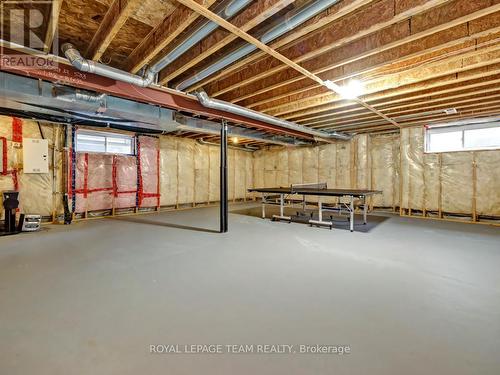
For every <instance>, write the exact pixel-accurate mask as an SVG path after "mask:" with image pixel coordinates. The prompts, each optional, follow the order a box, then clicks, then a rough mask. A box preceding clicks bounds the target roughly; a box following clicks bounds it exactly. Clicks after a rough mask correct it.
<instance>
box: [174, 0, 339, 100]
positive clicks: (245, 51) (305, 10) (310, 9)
mask: <svg viewBox="0 0 500 375" xmlns="http://www.w3.org/2000/svg"><path fill="white" fill-rule="evenodd" d="M338 2H339V0H317V1H311V2H309V3H308V4H307V5H305V6H303V7H302V8H299V9H298V10H297V11H295V12H293V13H292V14H291V15H290V16H287V17H286V18H285V19H284V21H283V22H280V23H279V24H277V25H276V26H274V27H273V28H271V29H270V30H268V31H267V32H265V33H264V34H263V35H262V36H261V37H260V38H259V40H260V41H261V42H262V43H264V44H267V43H269V42H272V41H273V40H275V39H276V38H278V37H279V36H281V35H283V34H285V33H287V32H289V31H291V30H293V29H294V28H296V27H297V26H299V25H301V24H302V23H304V22H305V21H307V20H308V19H310V18H312V17H314V16H315V15H317V14H318V13H320V12H322V11H324V10H325V9H328V8H329V7H331V6H333V5H335V4H336V3H338ZM256 49H257V47H256V46H254V45H253V44H245V45H243V46H242V47H240V48H238V49H236V50H234V51H233V52H230V53H229V54H228V55H226V56H224V57H222V58H221V59H220V60H218V61H216V62H214V63H213V64H211V65H209V66H208V67H206V68H204V69H203V70H201V71H200V72H198V73H197V74H196V75H194V76H192V77H189V78H187V79H186V80H184V81H182V82H181V83H179V84H178V85H177V87H176V88H177V89H179V90H185V89H187V88H188V87H190V86H192V85H194V84H196V83H197V82H199V81H201V80H203V79H205V78H207V77H209V76H211V75H212V74H214V73H216V72H218V71H220V70H222V69H223V68H225V67H227V66H229V65H231V64H232V63H234V62H236V61H237V60H239V59H241V58H243V57H245V56H247V55H249V54H250V53H252V52H253V51H255V50H256Z"/></svg>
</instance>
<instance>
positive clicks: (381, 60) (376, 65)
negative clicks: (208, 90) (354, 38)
mask: <svg viewBox="0 0 500 375" xmlns="http://www.w3.org/2000/svg"><path fill="white" fill-rule="evenodd" d="M458 32H460V33H462V32H463V35H464V36H462V37H457V35H456V34H457V33H458ZM495 33H496V34H499V33H500V26H498V27H495V28H492V29H487V30H485V31H482V32H479V33H475V34H472V35H468V30H467V27H466V25H464V27H463V28H462V27H460V29H456V28H454V29H451V30H445V31H444V32H441V33H437V34H434V35H429V36H427V37H424V38H422V39H420V40H414V41H410V42H409V43H405V42H403V41H402V42H401V45H400V46H398V47H397V48H392V49H390V50H386V51H380V52H377V53H376V54H372V53H371V52H370V53H369V55H366V54H365V53H362V54H358V56H357V57H356V58H355V60H353V59H352V58H347V59H343V60H342V61H340V62H338V63H337V64H335V66H333V68H332V70H329V71H327V72H324V75H322V77H323V78H328V79H330V80H332V81H334V82H338V81H340V80H344V79H348V78H353V77H356V76H359V75H361V74H366V73H371V72H377V70H380V68H382V67H384V66H386V65H389V64H403V63H405V64H408V63H409V62H407V60H411V59H413V60H415V59H416V58H419V59H420V58H422V56H424V55H428V54H436V53H442V52H443V50H445V49H446V50H448V49H455V48H464V47H463V46H472V45H474V44H480V43H481V42H480V39H481V38H484V37H487V36H489V35H491V34H495ZM499 35H500V34H499ZM410 62H411V61H410ZM340 68H342V69H341V75H338V73H337V72H338V71H339V70H340ZM316 73H317V74H321V73H323V72H320V73H318V71H316ZM270 78H272V77H270ZM267 81H269V80H266V82H267ZM274 81H276V82H277V83H275V84H271V85H266V84H264V83H262V84H260V85H259V86H263V88H261V89H260V90H255V85H254V86H250V87H253V88H254V89H253V90H249V89H248V88H247V89H245V90H244V91H243V90H238V92H239V93H242V92H248V93H247V94H246V95H243V96H238V97H236V98H234V99H231V97H229V96H228V97H224V98H221V99H223V100H229V101H231V102H232V103H236V102H240V101H243V100H245V102H244V103H243V105H244V106H245V107H247V108H256V107H259V106H262V105H264V107H261V108H262V109H265V108H267V106H268V105H269V104H270V103H271V102H274V101H276V100H278V99H283V98H286V97H289V96H291V95H294V94H300V93H303V92H306V91H309V90H313V89H316V88H318V87H319V86H318V85H309V86H304V83H303V81H304V78H303V77H301V76H297V77H295V78H291V79H288V80H284V81H283V80H281V81H280V80H278V79H275V80H274ZM267 83H268V84H269V82H267ZM271 83H272V82H271ZM278 89H279V90H278ZM265 93H267V95H262V94H265ZM279 93H282V94H279ZM255 96H259V97H258V98H255ZM250 98H254V99H252V100H248V99H250ZM257 110H259V109H257Z"/></svg>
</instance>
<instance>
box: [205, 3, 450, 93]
mask: <svg viewBox="0 0 500 375" xmlns="http://www.w3.org/2000/svg"><path fill="white" fill-rule="evenodd" d="M448 1H450V0H430V1H426V2H425V3H423V4H421V5H417V6H415V7H414V8H411V9H409V10H407V11H405V12H403V13H400V14H398V15H396V16H394V14H393V13H388V12H387V10H386V8H387V6H388V4H385V2H387V1H385V2H384V1H383V2H377V3H374V4H373V5H372V7H373V8H374V9H373V16H372V17H369V15H365V14H364V13H361V14H360V15H359V16H357V17H354V16H353V17H352V18H353V19H352V20H351V22H349V23H352V22H354V23H356V22H359V25H360V26H363V24H364V23H368V22H370V21H371V22H372V23H371V24H369V26H368V27H366V28H364V29H362V30H359V31H357V30H356V29H354V30H356V32H354V33H353V34H352V35H348V36H345V37H343V38H340V39H339V38H338V37H337V35H335V34H331V33H330V34H327V35H322V34H321V33H318V34H314V35H312V36H311V37H309V38H307V39H306V40H304V41H303V42H302V45H301V46H294V48H287V49H286V50H284V51H283V52H282V53H283V54H284V55H285V56H287V57H288V58H289V59H290V60H293V61H294V62H296V63H299V64H300V63H304V62H306V61H307V60H310V59H313V58H316V57H318V56H319V55H322V54H324V53H326V52H328V51H330V50H333V49H335V48H337V47H341V46H344V45H346V44H348V43H351V42H353V41H355V40H358V39H361V38H363V37H365V36H367V35H370V34H372V33H374V32H376V31H378V30H382V29H384V28H386V27H388V26H390V25H392V24H397V23H400V22H401V21H403V20H407V19H409V18H410V17H412V16H414V15H416V14H419V13H422V12H425V11H427V10H429V9H432V8H434V7H437V6H439V5H442V4H444V3H446V2H448ZM393 4H394V3H393V2H392V1H391V4H390V5H391V6H393ZM381 12H382V14H380V13H381ZM384 13H387V14H384ZM376 14H379V17H385V18H387V20H384V21H382V22H378V19H379V18H376V17H375V15H376ZM359 17H366V18H367V19H362V20H361V21H358V20H357V18H359ZM349 23H348V22H346V23H345V25H342V26H343V27H344V28H345V29H348V30H353V27H352V25H351V24H349ZM318 45H319V47H317V48H315V46H318ZM304 51H310V52H304ZM260 64H261V65H255V67H254V65H250V66H247V67H246V69H245V74H246V76H247V77H248V78H246V79H245V78H243V79H240V82H238V85H248V84H250V83H252V82H254V81H257V80H259V79H263V78H265V77H268V76H270V75H273V74H276V73H278V72H280V71H281V70H284V69H286V68H287V66H286V65H277V66H274V67H273V68H271V69H270V68H269V66H270V64H271V62H269V61H262V62H261V63H260ZM273 65H276V64H273ZM262 67H267V69H262ZM225 73H227V72H225ZM228 80H229V79H228ZM218 86H219V87H220V86H224V89H219V90H217V91H214V92H213V93H211V95H213V96H220V95H222V94H224V93H226V92H228V91H231V90H233V89H235V88H237V86H235V85H232V86H228V87H225V85H224V81H220V82H219V83H218Z"/></svg>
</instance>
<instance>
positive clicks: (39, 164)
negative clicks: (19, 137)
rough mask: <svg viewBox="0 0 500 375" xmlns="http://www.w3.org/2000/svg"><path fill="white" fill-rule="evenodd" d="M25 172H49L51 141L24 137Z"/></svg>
mask: <svg viewBox="0 0 500 375" xmlns="http://www.w3.org/2000/svg"><path fill="white" fill-rule="evenodd" d="M23 172H24V173H49V141H48V140H46V139H34V138H23Z"/></svg>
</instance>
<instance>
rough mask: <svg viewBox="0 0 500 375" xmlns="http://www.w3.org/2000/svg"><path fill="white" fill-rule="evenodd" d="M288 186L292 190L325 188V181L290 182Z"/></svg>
mask: <svg viewBox="0 0 500 375" xmlns="http://www.w3.org/2000/svg"><path fill="white" fill-rule="evenodd" d="M290 188H291V189H292V191H293V190H298V189H318V190H320V189H326V188H327V186H326V182H316V183H307V184H291V185H290Z"/></svg>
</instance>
